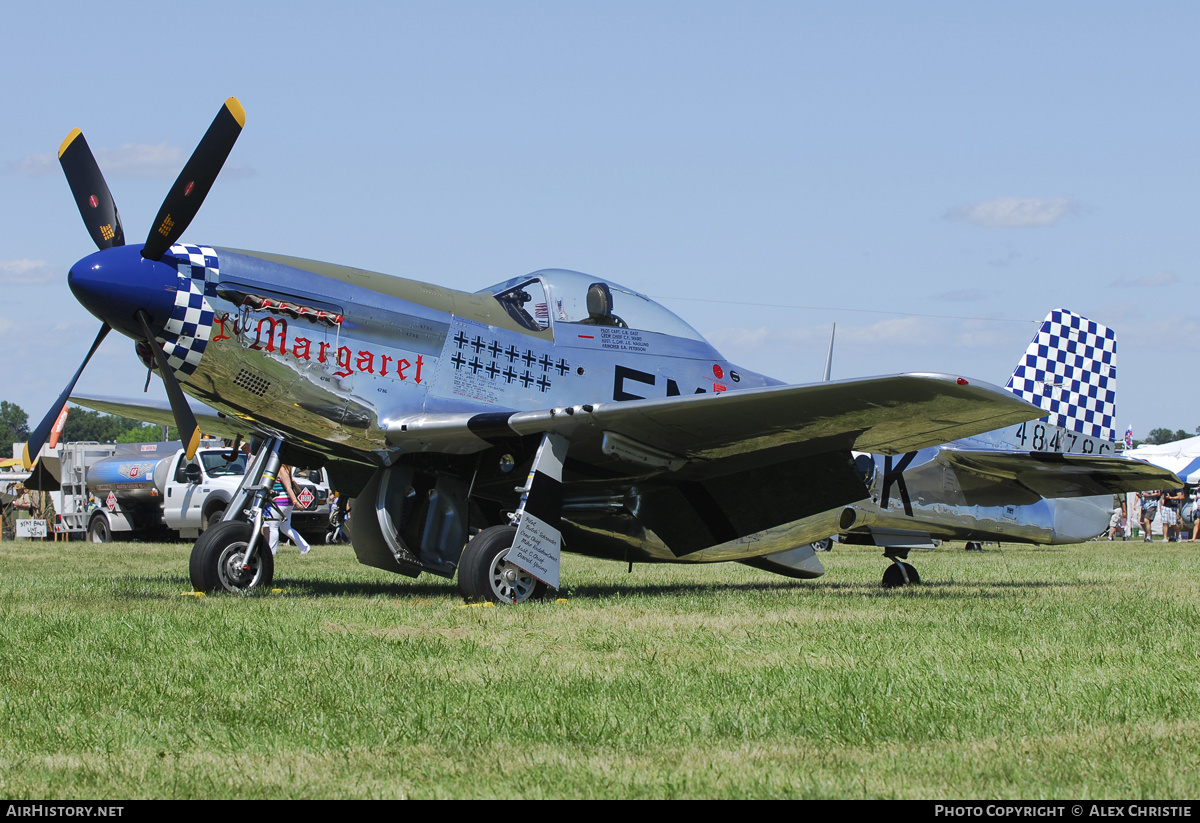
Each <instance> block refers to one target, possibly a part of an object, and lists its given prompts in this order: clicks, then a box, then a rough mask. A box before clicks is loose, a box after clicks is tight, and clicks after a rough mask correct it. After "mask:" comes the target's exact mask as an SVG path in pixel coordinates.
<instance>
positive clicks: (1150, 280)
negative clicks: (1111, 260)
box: [1110, 271, 1179, 288]
mask: <svg viewBox="0 0 1200 823" xmlns="http://www.w3.org/2000/svg"><path fill="white" fill-rule="evenodd" d="M1178 282H1179V278H1178V277H1176V276H1175V274H1174V272H1169V271H1160V272H1155V273H1154V274H1143V275H1142V276H1141V277H1126V276H1125V275H1121V276H1120V277H1118V278H1117V279H1116V280H1114V281H1112V283H1111V284H1110V285H1113V286H1137V287H1139V288H1154V287H1156V286H1170V285H1172V284H1174V283H1178Z"/></svg>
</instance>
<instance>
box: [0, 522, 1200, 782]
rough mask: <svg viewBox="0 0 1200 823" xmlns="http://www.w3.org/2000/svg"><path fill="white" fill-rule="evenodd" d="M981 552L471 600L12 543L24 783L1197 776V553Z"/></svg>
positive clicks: (381, 585)
mask: <svg viewBox="0 0 1200 823" xmlns="http://www.w3.org/2000/svg"><path fill="white" fill-rule="evenodd" d="M988 548H989V550H988V551H985V552H982V553H968V552H964V551H962V550H961V545H948V546H945V547H943V548H942V549H939V550H937V551H935V552H921V553H914V563H915V564H916V566H917V567H918V569H919V570H920V572H921V575H922V577H923V579H924V580H925V581H926V582H925V583H924V584H922V585H921V586H919V587H911V588H908V589H904V590H891V591H884V590H882V589H880V588H879V578H880V576H881V573H882V570H883V566H884V562H883V560H882V558H881V557H880V556H879V553H878V550H876V549H861V548H852V547H844V546H839V547H837V548H836V549H835V550H834V551H833V552H832V553H831V554H828V555H823V556H822V557H823V560H824V561H825V563H826V565H827V567H828V569H829V574H827V575H826V576H825V577H824V578H822V579H821V580H817V581H811V582H796V581H789V580H785V579H783V578H780V577H776V576H773V575H770V574H767V573H765V572H758V571H755V570H753V569H749V568H746V567H742V566H737V565H732V564H725V565H716V566H706V567H684V566H638V567H636V568H635V569H634V572H633V574H626V569H625V567H624V566H623V565H620V564H615V563H603V562H599V561H591V560H587V559H584V558H579V557H575V556H567V557H566V558H565V559H564V564H563V566H564V574H563V577H564V581H565V582H566V584H567V585H568V586H569V590H568V591H567V592H566V602H555V601H553V600H550V601H547V602H544V603H540V604H532V605H527V606H521V607H516V608H511V607H510V608H504V607H500V608H482V607H471V608H465V607H462V602H461V600H460V599H459V598H458V597H457V595H456V590H455V588H454V586H453V584H451V583H449V582H446V581H441V580H438V579H434V578H422V579H420V580H417V581H409V580H407V579H406V578H399V577H394V576H391V575H387V574H385V573H383V572H378V571H376V570H373V569H369V568H366V567H363V566H359V565H358V564H357V563H356V562H355V561H354V559H353V553H352V551H351V550H350V549H349V548H344V547H341V548H329V547H317V548H316V549H315V550H314V552H313V553H312V554H311V555H309V556H307V557H301V556H299V555H298V554H296V553H295V551H294V550H285V553H283V554H281V555H280V556H279V558H278V565H277V571H276V583H275V585H276V587H277V589H278V591H276V592H274V593H264V594H260V595H252V596H249V597H237V596H216V597H212V596H210V597H203V598H201V597H191V596H185V595H186V594H187V593H188V592H189V591H190V587H189V585H188V580H187V558H188V553H189V551H190V547H189V546H187V545H138V544H112V545H107V546H94V545H91V544H85V543H70V544H64V543H59V544H53V543H14V542H5V543H0V796H3V797H6V798H10V799H31V798H56V799H69V798H95V799H103V798H113V799H127V798H140V797H151V798H190V797H213V798H217V797H231V798H272V797H280V798H302V797H314V798H340V797H368V798H376V797H377V798H390V797H414V798H416V797H652V798H662V797H833V798H855V797H870V798H893V797H895V798H929V799H936V798H1022V799H1035V798H1097V799H1098V798H1110V797H1112V798H1157V799H1175V798H1194V797H1197V796H1200V677H1198V675H1200V610H1198V604H1200V584H1198V583H1197V569H1198V567H1200V562H1198V561H1200V546H1194V545H1191V544H1187V543H1184V544H1171V545H1163V544H1161V543H1157V544H1152V545H1150V544H1142V543H1126V544H1121V543H1116V544H1113V543H1107V542H1103V543H1090V544H1082V545H1078V546H1067V547H1054V548H1039V547H1020V546H1008V545H1005V546H1004V547H1003V548H996V547H994V546H989V547H988Z"/></svg>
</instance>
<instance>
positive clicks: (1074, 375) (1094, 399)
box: [1006, 309, 1117, 441]
mask: <svg viewBox="0 0 1200 823" xmlns="http://www.w3.org/2000/svg"><path fill="white" fill-rule="evenodd" d="M1006 388H1008V390H1009V391H1011V392H1012V393H1013V394H1015V395H1016V396H1017V397H1020V398H1021V399H1023V400H1028V401H1029V402H1030V403H1033V404H1034V405H1035V406H1038V407H1039V408H1041V409H1044V410H1046V411H1047V412H1049V414H1048V415H1047V416H1046V417H1045V418H1043V419H1044V420H1046V422H1048V423H1049V424H1050V425H1052V426H1061V427H1062V428H1065V429H1070V430H1071V431H1076V432H1079V433H1080V434H1083V435H1084V436H1086V437H1094V438H1099V439H1103V440H1106V441H1112V440H1114V439H1115V437H1116V432H1115V431H1114V429H1113V418H1114V416H1115V414H1116V396H1117V336H1116V333H1115V332H1114V331H1113V330H1112V329H1110V328H1108V327H1107V326H1102V325H1100V324H1099V323H1096V322H1094V321H1091V320H1088V319H1087V318H1086V317H1081V316H1080V315H1078V314H1074V313H1072V312H1069V311H1067V310H1065V309H1055V310H1054V311H1052V312H1050V314H1048V315H1046V319H1045V320H1044V321H1043V322H1042V327H1041V328H1040V329H1038V333H1037V334H1036V335H1034V338H1033V341H1032V342H1031V343H1030V344H1029V348H1027V349H1026V350H1025V355H1024V357H1022V358H1021V362H1020V363H1019V364H1018V365H1017V369H1016V371H1014V372H1013V376H1012V379H1010V380H1009V381H1008V385H1007V387H1006Z"/></svg>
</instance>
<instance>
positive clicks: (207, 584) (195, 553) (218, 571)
mask: <svg viewBox="0 0 1200 823" xmlns="http://www.w3.org/2000/svg"><path fill="white" fill-rule="evenodd" d="M253 528H254V527H253V526H251V525H250V524H249V523H243V522H240V521H237V520H230V521H227V522H223V523H217V524H216V525H215V526H213V527H212V528H211V529H206V530H205V532H204V534H202V535H200V539H199V540H197V541H196V545H194V546H192V559H191V562H190V563H189V564H188V571H189V572H190V574H191V578H192V588H193V589H195V590H196V591H198V592H215V591H227V592H246V591H250V590H251V589H257V588H266V587H267V586H270V585H271V581H272V580H273V579H274V578H275V558H274V556H272V554H271V550H270V549H269V548H267V544H266V540H265V539H263V538H259V539H260V541H261V542H260V544H259V551H258V552H256V553H255V556H254V560H253V561H252V562H251V563H250V567H249V568H245V565H246V549H247V548H249V545H250V533H251V531H252V530H253Z"/></svg>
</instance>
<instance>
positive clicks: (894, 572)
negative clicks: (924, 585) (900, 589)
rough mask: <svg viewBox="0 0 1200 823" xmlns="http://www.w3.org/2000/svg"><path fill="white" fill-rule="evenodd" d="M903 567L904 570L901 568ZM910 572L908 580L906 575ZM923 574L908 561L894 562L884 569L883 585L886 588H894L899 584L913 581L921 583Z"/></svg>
mask: <svg viewBox="0 0 1200 823" xmlns="http://www.w3.org/2000/svg"><path fill="white" fill-rule="evenodd" d="M901 567H903V570H901ZM906 573H907V574H908V580H905V579H904V575H905V574H906ZM920 582H921V575H919V574H917V570H916V569H914V568H913V567H912V566H910V565H909V564H908V563H900V562H896V563H892V564H891V565H890V566H888V567H887V568H886V569H884V570H883V587H884V588H885V589H894V588H896V587H897V586H905V585H909V584H913V583H920Z"/></svg>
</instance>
